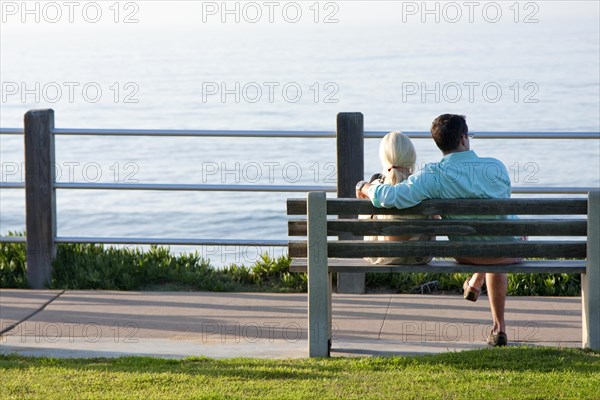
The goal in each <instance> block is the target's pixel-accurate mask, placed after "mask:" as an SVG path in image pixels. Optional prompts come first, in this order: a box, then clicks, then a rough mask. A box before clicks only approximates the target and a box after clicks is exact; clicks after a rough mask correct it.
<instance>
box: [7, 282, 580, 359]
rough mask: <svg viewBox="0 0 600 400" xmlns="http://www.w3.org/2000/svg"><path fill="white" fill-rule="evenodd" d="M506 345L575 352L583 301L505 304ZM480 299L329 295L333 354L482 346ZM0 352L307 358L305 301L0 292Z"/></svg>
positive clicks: (484, 311)
mask: <svg viewBox="0 0 600 400" xmlns="http://www.w3.org/2000/svg"><path fill="white" fill-rule="evenodd" d="M506 317H507V322H508V324H509V327H508V329H507V330H508V332H507V333H508V336H509V341H510V343H511V344H512V345H515V344H528V345H545V346H546V345H549V346H564V347H579V346H580V345H581V299H580V298H565V297H562V298H551V297H509V299H508V302H507V315H506ZM490 319H491V317H490V311H489V306H488V302H487V298H486V297H485V296H484V297H482V298H480V299H479V301H478V302H477V303H470V302H467V301H465V300H463V299H462V297H461V296H441V295H397V294H370V295H334V297H333V330H334V336H333V349H332V355H333V356H375V355H412V354H424V353H438V352H444V351H459V350H464V349H474V348H481V347H486V345H485V338H486V337H487V334H488V332H489V329H490ZM0 332H2V335H1V337H0V353H2V354H8V353H17V354H22V355H35V356H51V357H114V356H122V355H150V356H158V357H167V358H182V357H188V356H208V357H215V358H222V357H266V358H290V357H306V354H307V301H306V294H272V293H205V292H193V293H187V292H112V291H51V290H48V291H34V290H0Z"/></svg>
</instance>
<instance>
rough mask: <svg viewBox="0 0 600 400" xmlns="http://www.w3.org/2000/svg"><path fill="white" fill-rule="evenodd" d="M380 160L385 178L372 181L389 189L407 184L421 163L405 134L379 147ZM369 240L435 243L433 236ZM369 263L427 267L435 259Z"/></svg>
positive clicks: (382, 259) (393, 134)
mask: <svg viewBox="0 0 600 400" xmlns="http://www.w3.org/2000/svg"><path fill="white" fill-rule="evenodd" d="M379 160H380V161H381V165H382V167H383V172H382V173H381V174H376V175H374V176H373V177H372V178H371V183H372V182H374V181H378V182H379V183H385V184H389V185H395V184H397V183H400V182H402V181H404V180H406V179H407V178H408V177H409V176H410V175H411V174H412V173H413V172H414V170H415V162H416V161H417V152H416V151H415V147H414V146H413V144H412V142H411V140H410V139H409V137H408V136H406V135H405V134H403V133H402V132H390V133H388V134H387V135H385V136H384V137H383V139H382V140H381V143H380V144H379ZM360 218H361V219H366V218H369V219H378V218H385V219H415V218H426V217H424V216H416V215H415V216H411V215H396V216H389V215H387V216H381V217H378V216H376V215H370V216H361V217H360ZM365 240H389V241H407V240H431V237H429V236H423V235H415V236H411V235H404V236H367V237H365ZM365 259H366V260H367V261H369V262H371V263H373V264H427V263H428V262H430V261H431V259H432V257H374V258H371V257H367V258H365Z"/></svg>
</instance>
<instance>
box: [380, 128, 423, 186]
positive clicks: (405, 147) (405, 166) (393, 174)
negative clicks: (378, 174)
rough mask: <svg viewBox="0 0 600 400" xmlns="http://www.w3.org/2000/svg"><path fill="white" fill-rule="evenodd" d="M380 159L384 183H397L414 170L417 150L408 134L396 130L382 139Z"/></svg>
mask: <svg viewBox="0 0 600 400" xmlns="http://www.w3.org/2000/svg"><path fill="white" fill-rule="evenodd" d="M379 160H380V161H381V165H382V166H383V173H382V175H383V176H384V177H385V180H384V183H387V184H390V185H395V184H397V183H400V182H402V181H403V180H405V179H406V178H408V177H409V176H410V175H411V174H412V173H413V172H414V170H415V162H416V161H417V152H416V151H415V147H414V146H413V144H412V142H411V140H410V139H409V137H408V136H406V135H405V134H403V133H402V132H396V131H394V132H390V133H388V134H387V135H385V136H384V137H383V139H382V140H381V143H380V144H379Z"/></svg>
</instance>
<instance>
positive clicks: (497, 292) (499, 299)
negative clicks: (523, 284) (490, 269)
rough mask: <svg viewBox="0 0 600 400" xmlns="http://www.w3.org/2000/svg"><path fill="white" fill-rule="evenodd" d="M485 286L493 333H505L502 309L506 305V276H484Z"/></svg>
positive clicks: (489, 274)
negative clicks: (492, 322)
mask: <svg viewBox="0 0 600 400" xmlns="http://www.w3.org/2000/svg"><path fill="white" fill-rule="evenodd" d="M485 284H486V286H487V292H488V298H489V300H490V308H491V310H492V319H493V321H494V328H493V329H492V332H493V333H498V332H506V323H505V321H504V308H505V305H506V290H507V288H508V280H507V278H506V274H492V273H487V274H485Z"/></svg>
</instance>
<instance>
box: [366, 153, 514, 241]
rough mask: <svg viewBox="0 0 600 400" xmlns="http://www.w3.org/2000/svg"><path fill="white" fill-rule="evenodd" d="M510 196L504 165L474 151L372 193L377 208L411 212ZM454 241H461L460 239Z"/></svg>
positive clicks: (374, 188) (453, 156)
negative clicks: (439, 203) (431, 202)
mask: <svg viewBox="0 0 600 400" xmlns="http://www.w3.org/2000/svg"><path fill="white" fill-rule="evenodd" d="M510 192H511V188H510V178H509V175H508V171H507V170H506V167H505V166H504V164H503V163H502V162H501V161H499V160H497V159H495V158H489V157H486V158H482V157H478V156H477V154H475V152H474V151H472V150H468V151H462V152H458V153H450V154H448V155H446V156H444V157H443V158H442V160H441V161H440V162H438V163H431V164H427V165H425V167H424V168H423V169H422V170H420V171H418V172H417V173H415V174H414V175H411V176H410V177H408V179H407V180H405V181H403V182H400V183H398V184H396V185H393V186H392V185H387V184H382V185H372V186H370V187H369V189H368V194H369V197H370V198H371V201H372V203H373V205H374V206H375V207H378V208H393V207H396V208H408V207H412V206H415V205H417V204H419V203H420V202H421V201H423V200H426V199H487V198H495V199H506V198H510ZM443 218H452V217H451V216H443ZM463 218H464V217H463ZM467 218H468V217H467ZM472 218H473V219H481V218H486V219H494V218H496V219H506V218H509V219H512V218H515V217H514V216H508V217H507V216H488V217H482V216H480V217H472ZM451 239H453V240H461V239H460V238H458V237H453V238H451ZM473 239H475V238H474V237H472V239H471V240H473ZM486 239H491V238H487V237H481V236H479V237H477V239H476V240H486Z"/></svg>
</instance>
